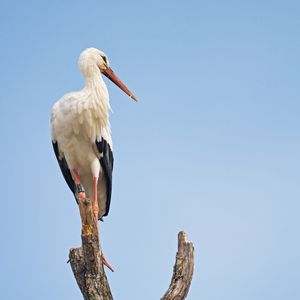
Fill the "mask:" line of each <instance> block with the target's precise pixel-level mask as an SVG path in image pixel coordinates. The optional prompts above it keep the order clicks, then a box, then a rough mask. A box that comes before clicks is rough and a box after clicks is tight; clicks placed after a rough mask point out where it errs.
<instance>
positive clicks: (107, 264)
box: [101, 254, 114, 272]
mask: <svg viewBox="0 0 300 300" xmlns="http://www.w3.org/2000/svg"><path fill="white" fill-rule="evenodd" d="M101 260H102V264H103V265H105V266H106V267H107V268H109V269H110V270H111V271H112V272H114V269H113V268H112V267H111V265H110V264H109V263H108V262H107V260H106V259H105V257H104V256H103V254H102V255H101Z"/></svg>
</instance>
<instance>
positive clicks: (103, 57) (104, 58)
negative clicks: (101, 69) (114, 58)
mask: <svg viewBox="0 0 300 300" xmlns="http://www.w3.org/2000/svg"><path fill="white" fill-rule="evenodd" d="M101 57H102V59H103V60H104V62H105V63H106V64H107V59H106V57H105V56H102V55H101Z"/></svg>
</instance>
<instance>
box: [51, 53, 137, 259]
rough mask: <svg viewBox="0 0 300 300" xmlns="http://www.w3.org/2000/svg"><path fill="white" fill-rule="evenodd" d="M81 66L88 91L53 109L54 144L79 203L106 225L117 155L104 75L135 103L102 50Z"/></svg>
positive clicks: (68, 97) (84, 56)
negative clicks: (87, 202)
mask: <svg viewBox="0 0 300 300" xmlns="http://www.w3.org/2000/svg"><path fill="white" fill-rule="evenodd" d="M79 66H80V70H81V73H82V74H83V76H84V77H85V87H84V88H83V89H82V90H81V91H78V92H72V93H68V94H66V95H64V96H63V97H62V98H61V99H60V100H59V101H58V102H56V103H55V104H54V106H53V109H52V114H51V131H52V143H53V148H54V152H55V155H56V158H57V161H58V163H59V166H60V169H61V172H62V174H63V176H64V178H65V180H66V182H67V184H68V186H69V188H70V189H71V191H72V192H73V194H74V196H75V199H76V201H77V203H78V201H79V200H80V199H83V198H84V197H88V198H90V199H92V200H93V211H94V215H95V218H96V220H97V219H99V220H102V217H104V216H107V215H108V212H109V206H110V200H111V192H112V171H113V153H112V139H111V129H110V123H109V109H110V105H109V95H108V91H107V87H106V85H105V83H104V81H103V78H102V76H101V74H103V75H105V76H106V77H108V78H109V79H110V80H111V81H113V82H114V83H115V84H116V85H117V86H118V87H119V88H120V89H122V90H123V91H124V92H125V93H126V94H127V95H128V96H130V97H131V98H132V99H133V100H135V101H137V99H136V98H135V96H133V94H132V93H131V92H130V91H129V90H128V88H127V87H126V86H125V85H124V84H123V83H122V81H121V80H120V79H119V78H118V77H117V76H116V75H115V73H114V72H113V71H112V69H111V68H110V67H109V61H108V59H107V56H106V55H105V54H104V53H103V52H102V51H100V50H98V49H95V48H88V49H86V50H84V51H83V52H82V53H81V55H80V57H79ZM104 263H105V261H104Z"/></svg>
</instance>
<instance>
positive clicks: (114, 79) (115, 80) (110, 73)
mask: <svg viewBox="0 0 300 300" xmlns="http://www.w3.org/2000/svg"><path fill="white" fill-rule="evenodd" d="M102 73H103V74H104V75H105V76H106V77H107V78H109V79H110V80H111V81H112V82H113V83H114V84H116V85H117V86H118V87H119V88H120V89H121V90H122V91H123V92H124V93H126V94H127V95H128V96H129V97H130V98H131V99H132V100H134V101H136V102H137V99H136V98H135V96H134V95H133V94H132V93H131V92H130V90H129V89H128V88H127V87H126V85H125V84H124V83H123V82H122V81H121V79H120V78H119V77H118V76H117V75H116V74H115V73H114V71H113V70H112V69H111V68H110V67H107V68H106V69H105V70H102Z"/></svg>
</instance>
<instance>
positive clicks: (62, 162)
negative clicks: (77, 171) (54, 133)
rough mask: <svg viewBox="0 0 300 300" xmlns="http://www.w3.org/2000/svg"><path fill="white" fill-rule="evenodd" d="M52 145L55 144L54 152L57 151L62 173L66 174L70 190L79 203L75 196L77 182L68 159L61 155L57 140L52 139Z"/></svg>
mask: <svg viewBox="0 0 300 300" xmlns="http://www.w3.org/2000/svg"><path fill="white" fill-rule="evenodd" d="M52 146H53V149H54V153H55V156H56V158H57V161H58V164H59V167H60V170H61V172H62V174H63V175H64V178H65V180H66V183H67V184H68V186H69V188H70V190H71V191H72V193H73V194H74V197H75V200H76V202H77V203H78V201H77V198H76V196H75V182H74V180H73V178H72V175H71V172H70V169H69V167H68V164H67V161H66V160H65V158H64V157H61V156H60V155H59V149H58V144H57V142H54V141H52Z"/></svg>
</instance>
